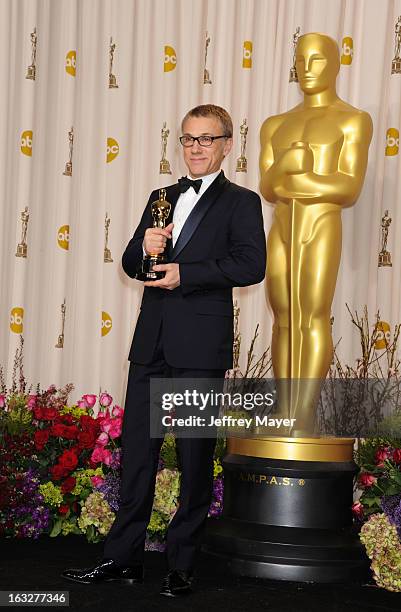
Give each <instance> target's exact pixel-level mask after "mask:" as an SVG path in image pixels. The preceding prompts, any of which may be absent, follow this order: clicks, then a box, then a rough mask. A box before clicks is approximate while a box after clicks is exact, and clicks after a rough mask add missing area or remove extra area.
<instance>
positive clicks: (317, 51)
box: [296, 34, 337, 94]
mask: <svg viewBox="0 0 401 612" xmlns="http://www.w3.org/2000/svg"><path fill="white" fill-rule="evenodd" d="M325 43H326V41H325V40H324V39H322V38H320V37H318V36H314V35H313V34H311V35H309V36H305V37H303V38H302V39H301V40H300V41H299V43H298V47H297V54H296V68H297V74H298V80H299V85H300V87H301V89H302V91H304V92H305V93H310V94H314V93H319V92H321V91H324V90H325V89H329V88H330V87H333V86H335V82H336V76H337V62H336V59H335V58H334V57H332V56H333V53H332V49H331V48H329V46H328V45H327V44H325Z"/></svg>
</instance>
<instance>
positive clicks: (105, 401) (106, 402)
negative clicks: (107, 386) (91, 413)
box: [99, 393, 113, 408]
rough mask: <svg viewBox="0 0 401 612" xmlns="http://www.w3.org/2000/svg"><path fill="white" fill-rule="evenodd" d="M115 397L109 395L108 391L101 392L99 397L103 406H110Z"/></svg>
mask: <svg viewBox="0 0 401 612" xmlns="http://www.w3.org/2000/svg"><path fill="white" fill-rule="evenodd" d="M112 401H113V398H112V397H111V395H109V394H108V393H101V394H100V397H99V404H100V405H101V406H102V407H103V408H107V406H110V404H111V403H112Z"/></svg>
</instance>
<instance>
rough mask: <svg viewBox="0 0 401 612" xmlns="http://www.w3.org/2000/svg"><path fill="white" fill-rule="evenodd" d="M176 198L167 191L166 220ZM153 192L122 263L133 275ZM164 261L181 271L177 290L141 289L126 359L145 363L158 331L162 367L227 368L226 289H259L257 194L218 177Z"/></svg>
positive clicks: (261, 245)
mask: <svg viewBox="0 0 401 612" xmlns="http://www.w3.org/2000/svg"><path fill="white" fill-rule="evenodd" d="M179 195H180V190H179V186H178V184H175V185H171V186H169V187H167V188H166V199H167V201H169V202H170V203H171V205H172V207H171V212H170V215H169V218H168V219H167V221H166V225H168V224H169V223H171V222H172V219H173V212H174V206H175V204H176V202H177V200H178V197H179ZM157 199H158V191H157V190H156V191H153V192H152V194H151V195H150V198H149V201H148V204H147V206H146V208H145V211H144V213H143V215H142V219H141V221H140V223H139V225H138V227H137V229H136V231H135V233H134V236H133V238H132V239H131V240H130V242H129V244H128V246H127V248H126V249H125V252H124V254H123V258H122V265H123V268H124V271H125V272H126V273H127V274H128V276H130V277H131V278H134V277H135V273H136V271H137V268H138V265H140V263H141V260H142V257H143V251H142V242H143V238H144V234H145V231H146V229H147V228H148V227H152V221H153V220H152V215H151V203H152V202H153V201H155V200H157ZM167 243H168V245H169V246H168V248H167V251H166V254H167V258H168V261H170V262H176V263H178V264H179V265H180V279H181V284H180V286H179V287H177V288H176V289H173V290H168V289H160V288H158V287H145V290H144V293H143V298H142V304H141V311H140V314H139V318H138V321H137V325H136V329H135V333H134V338H133V341H132V345H131V350H130V354H129V359H130V360H131V361H134V362H135V363H141V364H148V363H150V362H151V361H152V357H153V352H154V349H155V346H156V342H157V339H158V335H159V330H160V326H161V327H162V331H161V333H162V342H163V350H164V356H165V359H166V361H167V363H168V364H169V365H171V366H173V367H177V368H191V369H192V368H196V369H198V368H199V369H228V368H231V367H232V344H233V303H232V288H233V287H244V286H247V285H253V284H255V283H259V282H261V281H262V280H263V279H264V276H265V268H266V240H265V233H264V229H263V217H262V208H261V202H260V198H259V196H258V195H257V194H256V193H254V192H253V191H250V190H249V189H245V188H244V187H240V186H238V185H235V184H234V183H231V182H230V181H229V180H227V179H226V177H225V176H224V173H223V171H221V173H220V174H219V175H218V176H217V178H216V179H215V180H214V181H213V183H212V184H211V185H210V187H209V188H208V189H207V190H206V191H205V193H204V194H203V196H202V197H201V198H200V199H199V200H198V202H197V203H196V205H195V206H194V208H193V209H192V211H191V213H190V214H189V216H188V218H187V220H186V222H185V224H184V226H183V228H182V230H181V233H180V235H179V237H178V239H177V241H176V244H175V246H174V249H173V248H172V245H171V241H169V240H168V241H167Z"/></svg>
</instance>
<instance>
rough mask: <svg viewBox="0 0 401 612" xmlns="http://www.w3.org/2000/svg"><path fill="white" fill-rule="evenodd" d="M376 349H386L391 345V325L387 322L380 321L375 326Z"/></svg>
mask: <svg viewBox="0 0 401 612" xmlns="http://www.w3.org/2000/svg"><path fill="white" fill-rule="evenodd" d="M375 332H376V342H375V349H378V350H380V349H385V348H386V347H387V346H389V344H390V325H389V324H388V323H387V321H378V322H377V323H376V326H375Z"/></svg>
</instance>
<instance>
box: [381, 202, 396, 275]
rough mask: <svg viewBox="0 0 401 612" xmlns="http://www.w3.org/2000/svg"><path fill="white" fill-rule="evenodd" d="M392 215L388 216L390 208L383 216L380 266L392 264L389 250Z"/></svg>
mask: <svg viewBox="0 0 401 612" xmlns="http://www.w3.org/2000/svg"><path fill="white" fill-rule="evenodd" d="M391 221H392V219H391V217H389V216H388V210H385V211H384V216H383V217H382V222H381V229H382V248H381V251H380V253H379V261H378V267H379V268H384V267H387V266H390V267H391V266H392V265H393V264H392V263H391V253H389V252H388V250H387V241H388V230H389V228H390V225H391Z"/></svg>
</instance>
